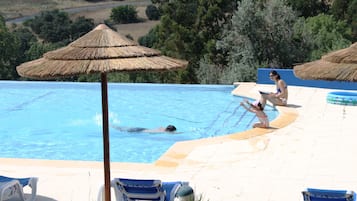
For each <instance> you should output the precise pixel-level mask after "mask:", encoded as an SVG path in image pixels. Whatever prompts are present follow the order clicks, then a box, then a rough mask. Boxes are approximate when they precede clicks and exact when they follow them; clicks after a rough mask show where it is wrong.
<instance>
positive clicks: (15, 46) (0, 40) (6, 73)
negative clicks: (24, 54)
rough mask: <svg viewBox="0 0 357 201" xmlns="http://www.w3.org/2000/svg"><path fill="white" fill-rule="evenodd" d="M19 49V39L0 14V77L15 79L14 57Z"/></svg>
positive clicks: (15, 57)
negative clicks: (10, 30)
mask: <svg viewBox="0 0 357 201" xmlns="http://www.w3.org/2000/svg"><path fill="white" fill-rule="evenodd" d="M19 49H20V41H19V40H18V38H17V37H16V36H15V35H13V34H12V33H11V32H9V30H8V28H7V27H6V24H5V19H4V18H3V17H2V16H1V15H0V79H3V80H4V79H15V78H17V77H18V75H17V72H16V70H15V67H14V66H16V59H17V55H18V51H19Z"/></svg>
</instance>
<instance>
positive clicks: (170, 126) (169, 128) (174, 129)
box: [165, 125, 176, 132]
mask: <svg viewBox="0 0 357 201" xmlns="http://www.w3.org/2000/svg"><path fill="white" fill-rule="evenodd" d="M165 131H167V132H174V131H176V127H175V126H173V125H168V126H167V127H166V128H165Z"/></svg>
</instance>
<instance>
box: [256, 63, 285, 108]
mask: <svg viewBox="0 0 357 201" xmlns="http://www.w3.org/2000/svg"><path fill="white" fill-rule="evenodd" d="M269 77H270V79H271V80H273V81H274V82H275V85H276V92H275V93H264V92H260V94H261V96H262V104H263V105H265V104H266V100H268V101H270V102H271V103H272V104H273V105H274V106H275V105H279V106H286V105H287V103H288V86H287V85H286V83H285V81H284V80H282V79H281V78H280V75H279V73H278V72H276V71H275V70H272V71H270V73H269Z"/></svg>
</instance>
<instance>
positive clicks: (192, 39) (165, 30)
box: [152, 0, 236, 83]
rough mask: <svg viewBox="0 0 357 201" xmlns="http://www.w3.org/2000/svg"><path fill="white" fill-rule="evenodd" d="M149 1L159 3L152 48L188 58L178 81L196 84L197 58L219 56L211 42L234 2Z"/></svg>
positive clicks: (210, 59)
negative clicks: (159, 16) (157, 21)
mask: <svg viewBox="0 0 357 201" xmlns="http://www.w3.org/2000/svg"><path fill="white" fill-rule="evenodd" d="M152 2H153V3H154V4H155V3H156V4H158V5H159V10H160V12H161V14H162V15H161V18H160V22H161V23H160V25H159V26H158V28H157V32H156V33H157V34H156V36H157V39H156V40H154V41H156V42H155V44H154V48H157V49H160V50H161V51H162V52H163V54H166V55H169V56H172V57H177V58H183V59H186V60H188V61H189V65H188V67H187V69H186V70H185V71H183V72H182V73H181V72H180V73H177V76H178V80H179V81H180V82H182V83H197V82H198V80H197V77H196V73H197V69H198V68H199V63H200V59H201V58H203V57H204V55H206V54H208V56H207V58H208V61H209V62H212V61H219V58H221V56H220V54H219V53H218V51H217V49H216V48H215V45H214V44H215V42H216V40H217V39H218V38H220V34H221V30H222V27H223V26H224V24H225V23H227V21H229V18H230V16H231V14H232V13H233V10H234V9H235V5H236V3H235V1H231V0H198V1H188V0H176V1H170V0H152ZM216 55H217V56H216Z"/></svg>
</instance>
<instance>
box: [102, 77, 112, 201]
mask: <svg viewBox="0 0 357 201" xmlns="http://www.w3.org/2000/svg"><path fill="white" fill-rule="evenodd" d="M101 81H102V83H101V86H102V113H103V148H104V152H103V153H104V190H105V191H104V195H105V201H111V198H110V155H109V123H108V122H109V118H108V81H107V74H106V73H101Z"/></svg>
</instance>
